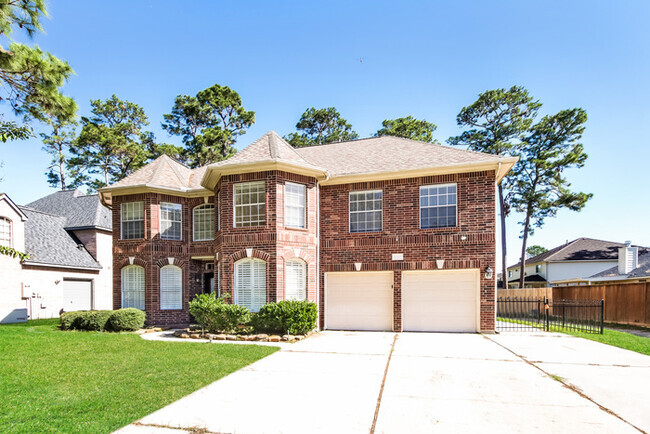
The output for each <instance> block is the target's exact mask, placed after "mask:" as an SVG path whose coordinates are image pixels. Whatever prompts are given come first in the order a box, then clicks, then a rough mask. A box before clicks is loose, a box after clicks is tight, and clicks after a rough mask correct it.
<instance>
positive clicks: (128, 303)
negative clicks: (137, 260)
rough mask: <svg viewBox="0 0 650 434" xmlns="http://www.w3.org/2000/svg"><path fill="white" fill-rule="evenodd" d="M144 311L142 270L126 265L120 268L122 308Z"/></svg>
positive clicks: (136, 266)
mask: <svg viewBox="0 0 650 434" xmlns="http://www.w3.org/2000/svg"><path fill="white" fill-rule="evenodd" d="M127 307H134V308H136V309H140V310H144V268H142V267H140V266H139V265H127V266H126V267H124V268H122V308H127Z"/></svg>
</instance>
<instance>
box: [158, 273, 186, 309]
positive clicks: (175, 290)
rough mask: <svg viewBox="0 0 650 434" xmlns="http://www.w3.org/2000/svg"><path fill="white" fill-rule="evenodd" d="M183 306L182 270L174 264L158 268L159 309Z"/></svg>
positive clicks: (180, 307)
mask: <svg viewBox="0 0 650 434" xmlns="http://www.w3.org/2000/svg"><path fill="white" fill-rule="evenodd" d="M182 308H183V270H181V269H180V267H177V266H176V265H165V266H164V267H162V268H161V269H160V309H182Z"/></svg>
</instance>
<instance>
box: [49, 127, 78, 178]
mask: <svg viewBox="0 0 650 434" xmlns="http://www.w3.org/2000/svg"><path fill="white" fill-rule="evenodd" d="M46 122H47V125H48V126H49V128H50V131H49V132H47V133H41V138H42V140H43V150H44V151H46V152H47V153H48V154H50V155H51V156H52V160H51V162H50V165H49V166H48V168H47V169H48V170H47V172H45V175H46V176H47V182H48V184H50V187H53V188H60V189H61V190H62V191H63V190H65V189H66V188H67V184H66V183H67V182H68V167H67V163H68V155H69V152H70V147H71V146H72V145H73V144H74V142H75V140H76V132H75V127H76V126H77V125H78V123H77V121H75V120H71V119H67V118H63V119H62V118H59V117H57V116H50V117H48V118H47V119H46Z"/></svg>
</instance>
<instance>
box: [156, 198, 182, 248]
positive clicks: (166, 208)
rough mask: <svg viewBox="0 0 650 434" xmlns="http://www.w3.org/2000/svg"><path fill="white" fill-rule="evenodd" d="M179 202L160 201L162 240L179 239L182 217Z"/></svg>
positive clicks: (180, 237) (180, 236)
mask: <svg viewBox="0 0 650 434" xmlns="http://www.w3.org/2000/svg"><path fill="white" fill-rule="evenodd" d="M181 210H182V207H181V204H179V203H169V202H161V203H160V238H161V239H163V240H177V241H178V240H181V239H182V238H183V236H182V233H183V231H182V227H183V225H182V217H181Z"/></svg>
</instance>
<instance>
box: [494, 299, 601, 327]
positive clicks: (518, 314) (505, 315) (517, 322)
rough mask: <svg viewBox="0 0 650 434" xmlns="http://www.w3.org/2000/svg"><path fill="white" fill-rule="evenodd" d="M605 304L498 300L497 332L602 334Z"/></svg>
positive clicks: (587, 301)
mask: <svg viewBox="0 0 650 434" xmlns="http://www.w3.org/2000/svg"><path fill="white" fill-rule="evenodd" d="M604 310H605V302H604V300H549V299H548V298H525V297H512V298H511V297H499V298H498V300H497V327H496V329H497V331H540V330H544V331H563V330H571V331H581V332H586V333H600V334H602V333H603V320H604V315H603V314H604Z"/></svg>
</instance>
